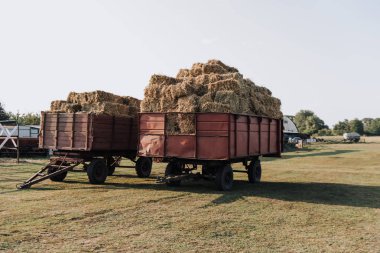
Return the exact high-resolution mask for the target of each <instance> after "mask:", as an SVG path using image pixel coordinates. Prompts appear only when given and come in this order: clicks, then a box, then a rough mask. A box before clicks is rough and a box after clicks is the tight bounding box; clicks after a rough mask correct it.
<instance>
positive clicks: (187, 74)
mask: <svg viewBox="0 0 380 253" xmlns="http://www.w3.org/2000/svg"><path fill="white" fill-rule="evenodd" d="M176 77H177V78H184V77H191V73H190V70H188V69H180V70H179V71H178V73H177V76H176Z"/></svg>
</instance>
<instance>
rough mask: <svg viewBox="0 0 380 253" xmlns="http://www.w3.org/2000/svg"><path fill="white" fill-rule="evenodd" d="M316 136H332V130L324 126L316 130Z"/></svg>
mask: <svg viewBox="0 0 380 253" xmlns="http://www.w3.org/2000/svg"><path fill="white" fill-rule="evenodd" d="M317 135H318V136H332V135H334V133H333V131H332V130H331V129H328V128H324V129H321V130H319V131H318V133H317Z"/></svg>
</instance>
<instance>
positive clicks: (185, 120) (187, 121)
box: [177, 114, 195, 134]
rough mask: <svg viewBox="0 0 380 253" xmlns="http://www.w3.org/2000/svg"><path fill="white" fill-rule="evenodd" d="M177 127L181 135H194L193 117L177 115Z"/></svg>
mask: <svg viewBox="0 0 380 253" xmlns="http://www.w3.org/2000/svg"><path fill="white" fill-rule="evenodd" d="M177 122H178V127H179V132H180V133H181V134H194V133H195V115H194V114H178V121H177Z"/></svg>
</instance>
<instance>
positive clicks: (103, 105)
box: [50, 90, 141, 117]
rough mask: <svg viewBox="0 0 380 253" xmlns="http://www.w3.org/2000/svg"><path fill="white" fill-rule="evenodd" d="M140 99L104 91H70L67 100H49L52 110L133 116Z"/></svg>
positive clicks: (137, 108) (138, 107)
mask: <svg viewBox="0 0 380 253" xmlns="http://www.w3.org/2000/svg"><path fill="white" fill-rule="evenodd" d="M140 104H141V101H140V100H139V99H137V98H134V97H130V96H118V95H115V94H112V93H109V92H105V91H100V90H97V91H93V92H82V93H78V92H70V93H69V95H68V97H67V100H56V101H52V102H51V106H50V110H51V111H52V112H68V113H73V112H90V113H95V114H107V115H112V116H123V117H134V116H136V115H137V113H138V112H140V106H141V105H140Z"/></svg>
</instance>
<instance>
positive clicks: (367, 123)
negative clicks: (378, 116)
mask: <svg viewBox="0 0 380 253" xmlns="http://www.w3.org/2000/svg"><path fill="white" fill-rule="evenodd" d="M372 121H373V118H364V119H362V122H363V128H364V129H363V130H364V134H370V133H369V131H368V128H369V127H370V125H371V122H372Z"/></svg>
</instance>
